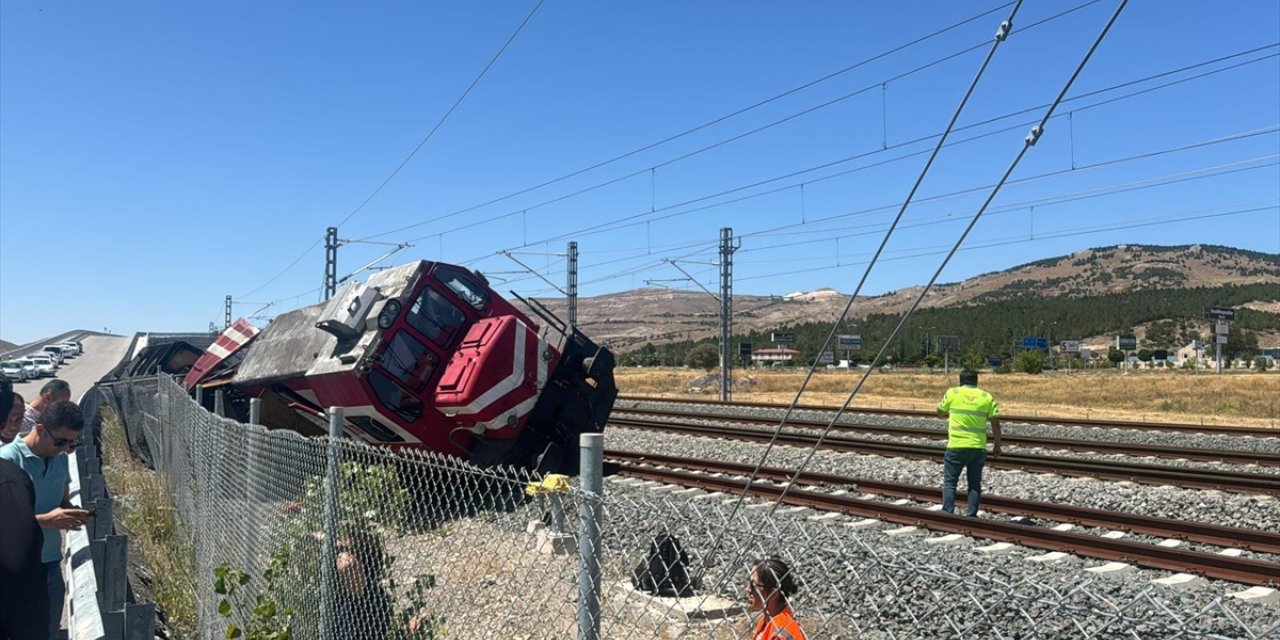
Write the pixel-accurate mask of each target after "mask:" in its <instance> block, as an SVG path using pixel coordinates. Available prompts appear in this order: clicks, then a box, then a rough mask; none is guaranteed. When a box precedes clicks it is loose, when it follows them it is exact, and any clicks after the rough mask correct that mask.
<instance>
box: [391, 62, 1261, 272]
mask: <svg viewBox="0 0 1280 640" xmlns="http://www.w3.org/2000/svg"><path fill="white" fill-rule="evenodd" d="M1276 47H1280V43H1273V44H1270V45H1266V46H1263V47H1256V48H1252V49H1249V50H1247V51H1242V52H1238V53H1234V54H1230V55H1228V56H1222V57H1219V58H1215V59H1213V60H1209V61H1204V62H1200V63H1196V64H1193V65H1187V66H1184V67H1181V68H1179V69H1174V70H1169V71H1164V72H1161V73H1158V74H1155V75H1152V76H1147V77H1145V78H1139V79H1135V80H1129V81H1126V82H1123V83H1120V84H1118V85H1113V86H1110V87H1106V88H1103V89H1098V90H1095V91H1091V92H1088V93H1086V94H1081V95H1080V96H1075V97H1072V98H1069V99H1067V100H1066V102H1073V101H1076V100H1080V99H1083V98H1086V97H1093V96H1097V95H1099V94H1101V93H1104V92H1107V91H1112V90H1115V89H1118V88H1123V87H1128V86H1132V85H1134V84H1136V83H1140V82H1146V81H1150V80H1152V79H1158V78H1161V77H1166V76H1168V75H1171V74H1174V73H1179V72H1184V71H1187V70H1191V69H1194V68H1198V67H1202V66H1206V65H1209V64H1214V63H1217V62H1221V61H1224V60H1227V59H1231V58H1235V57H1239V56H1243V55H1247V54H1250V53H1256V52H1257V51H1260V50H1265V49H1269V48H1276ZM1277 57H1280V53H1272V54H1269V55H1265V56H1260V57H1257V58H1254V59H1250V60H1247V61H1243V62H1240V63H1237V64H1233V65H1230V66H1228V67H1223V68H1221V69H1214V70H1211V71H1206V72H1204V73H1201V74H1197V75H1195V76H1192V77H1188V78H1181V79H1177V80H1173V81H1170V82H1167V83H1164V84H1161V85H1158V86H1156V87H1149V88H1146V89H1142V90H1138V91H1133V92H1130V93H1127V94H1124V95H1121V96H1116V97H1113V98H1109V99H1107V100H1102V101H1099V102H1096V103H1091V104H1088V105H1083V106H1079V107H1075V109H1074V111H1075V112H1082V111H1086V110H1088V109H1093V108H1097V107H1100V106H1104V105H1108V104H1113V103H1115V102H1118V101H1121V100H1125V99H1130V98H1134V97H1137V96H1140V95H1144V94H1147V93H1150V92H1152V91H1157V90H1161V89H1167V88H1170V87H1174V86H1178V85H1180V84H1183V83H1186V82H1191V81H1194V80H1199V79H1202V78H1206V77H1210V76H1213V75H1217V74H1219V73H1224V72H1226V71H1230V70H1233V69H1237V68H1241V67H1244V66H1247V65H1250V64H1256V63H1258V62H1262V61H1265V60H1270V59H1275V58H1277ZM1047 106H1048V105H1047V104H1043V105H1038V106H1035V107H1027V108H1023V109H1019V110H1017V111H1013V112H1009V113H1006V114H1003V115H1000V116H996V117H994V118H988V119H986V120H983V121H980V122H975V123H971V124H966V125H961V126H957V127H955V129H954V131H964V130H969V129H974V128H977V127H980V126H983V125H987V124H992V123H994V122H997V121H999V120H1003V119H1007V118H1011V117H1014V116H1017V115H1023V114H1026V113H1030V112H1033V111H1036V110H1039V109H1043V108H1045V107H1047ZM1055 117H1064V116H1055ZM1034 123H1035V121H1034V120H1031V121H1021V122H1018V123H1015V124H1013V125H1009V126H1005V127H1002V128H1000V129H996V130H993V131H988V132H985V133H982V134H976V135H973V136H970V137H968V138H961V139H958V140H956V141H954V142H952V143H950V145H949V146H958V145H962V144H967V143H970V142H974V141H977V140H982V139H986V138H989V137H993V136H996V135H999V134H1002V133H1007V132H1010V131H1015V130H1019V129H1023V128H1025V127H1027V126H1030V125H1032V124H1034ZM938 135H939V134H929V135H925V136H920V137H917V138H914V139H911V140H906V141H903V142H899V143H895V144H891V145H889V146H888V147H886V148H876V149H873V150H869V151H865V152H861V153H857V154H854V155H850V156H846V157H843V158H839V159H836V160H832V161H829V162H824V163H821V164H818V165H813V166H809V167H806V168H803V169H799V170H794V171H790V172H787V173H784V174H780V175H776V176H773V177H770V178H766V179H763V180H758V181H755V182H752V183H749V184H745V185H739V186H737V187H732V188H728V189H724V190H721V191H717V192H714V193H710V194H706V195H702V196H696V197H693V198H690V199H687V200H683V201H681V202H676V203H672V204H668V205H664V206H662V207H657V208H655V209H649V208H645V209H644V210H642V211H639V212H637V213H634V214H628V215H625V216H621V217H618V218H614V219H612V220H606V221H602V222H598V223H594V224H591V225H588V226H586V227H582V228H578V229H574V230H571V231H566V232H561V233H557V234H556V235H552V236H548V237H544V238H539V239H537V240H531V241H528V242H527V244H526V245H524V246H532V245H535V244H541V243H544V242H553V241H559V240H564V239H567V238H571V237H583V236H590V235H594V234H597V233H604V232H609V231H617V230H620V229H625V228H628V227H634V226H637V225H639V224H646V223H649V222H654V221H659V220H666V219H670V218H674V217H679V216H684V215H688V214H690V213H694V212H697V211H705V210H707V209H711V208H715V207H720V206H725V205H728V204H734V203H737V202H742V201H745V200H750V199H754V198H759V197H764V196H768V195H772V194H776V193H780V192H784V191H787V190H790V189H795V188H797V187H799V186H800V185H812V184H816V183H819V182H823V181H827V180H832V179H835V178H839V177H843V176H847V175H850V174H852V173H856V172H860V171H866V170H868V169H872V168H877V167H883V166H885V165H888V164H891V163H894V162H900V161H903V160H907V159H910V158H914V157H916V156H921V155H925V154H927V153H929V151H928V150H927V149H926V150H920V151H914V152H909V153H904V154H901V155H898V156H895V157H892V158H888V159H885V160H881V161H878V162H875V163H871V164H867V165H861V166H858V167H854V168H851V169H845V170H841V171H838V172H835V173H831V174H827V175H823V176H819V177H815V178H808V179H805V180H803V181H802V182H798V183H793V184H788V185H784V186H779V187H775V188H771V189H769V190H765V191H761V192H757V193H752V194H748V195H745V196H741V197H737V198H733V199H729V200H725V201H722V202H716V203H712V204H710V205H705V206H702V207H699V208H696V209H690V210H679V209H681V208H682V207H686V206H690V205H695V204H698V203H701V202H705V201H707V200H713V199H716V198H720V197H724V196H728V195H732V194H734V193H738V192H741V191H747V190H750V189H754V188H756V187H761V186H764V185H767V184H770V183H774V182H778V181H781V180H786V179H789V178H795V177H798V176H802V175H804V174H807V173H812V172H814V171H820V170H822V169H828V168H831V167H834V166H838V165H841V164H845V163H848V162H852V161H855V160H860V159H864V158H869V157H873V156H877V155H880V154H882V153H885V152H887V151H891V150H897V149H901V148H903V147H909V146H912V145H915V144H918V143H921V142H926V141H929V140H931V139H934V138H936V137H937V136H938ZM572 195H580V193H575V194H570V196H572ZM562 199H564V198H563V197H562V198H560V199H557V201H559V200H562ZM542 204H547V203H542ZM542 204H539V205H534V206H535V207H537V206H542ZM521 211H523V209H522V210H521ZM516 213H517V212H509V213H506V214H501V215H498V216H494V217H490V218H485V219H482V220H478V221H473V222H469V223H466V224H464V225H460V226H458V227H454V228H452V229H449V230H446V231H443V232H440V233H456V232H459V231H463V230H466V229H471V228H475V227H478V226H482V225H485V224H489V223H492V222H496V221H498V220H501V219H503V218H506V217H510V216H512V215H515V214H516ZM657 214H662V215H657ZM432 235H436V234H432ZM424 237H431V236H424ZM421 239H422V238H413V239H411V240H410V241H411V242H412V241H417V240H421ZM512 248H518V247H512ZM495 255H498V254H497V253H496V252H494V253H490V254H486V255H484V256H477V257H475V258H470V259H467V260H465V261H463V262H462V263H463V264H472V263H475V262H477V261H479V260H483V259H485V258H489V257H493V256H495Z"/></svg>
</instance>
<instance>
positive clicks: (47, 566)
mask: <svg viewBox="0 0 1280 640" xmlns="http://www.w3.org/2000/svg"><path fill="white" fill-rule="evenodd" d="M44 571H45V582H46V583H47V587H48V589H49V637H50V638H56V637H57V636H58V630H59V629H61V628H62V602H63V600H66V597H67V583H65V582H63V581H62V563H61V562H46V563H44Z"/></svg>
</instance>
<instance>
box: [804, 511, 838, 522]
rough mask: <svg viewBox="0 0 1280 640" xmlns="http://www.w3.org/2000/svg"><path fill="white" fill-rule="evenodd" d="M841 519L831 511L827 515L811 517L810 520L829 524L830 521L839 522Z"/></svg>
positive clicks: (821, 514) (820, 514)
mask: <svg viewBox="0 0 1280 640" xmlns="http://www.w3.org/2000/svg"><path fill="white" fill-rule="evenodd" d="M839 518H840V514H838V513H836V512H834V511H830V512H827V513H819V514H817V515H813V516H809V519H810V520H813V521H814V522H827V521H829V520H837V519H839Z"/></svg>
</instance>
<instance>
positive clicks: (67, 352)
mask: <svg viewBox="0 0 1280 640" xmlns="http://www.w3.org/2000/svg"><path fill="white" fill-rule="evenodd" d="M53 346H55V347H57V348H59V349H62V356H63V357H64V358H74V357H76V356H78V355H80V349H79V348H78V347H76V346H75V345H74V344H71V343H69V342H59V343H58V344H55V345H53Z"/></svg>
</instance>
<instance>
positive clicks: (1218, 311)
mask: <svg viewBox="0 0 1280 640" xmlns="http://www.w3.org/2000/svg"><path fill="white" fill-rule="evenodd" d="M1204 319H1205V320H1235V319H1236V310H1235V309H1232V308H1231V307H1206V308H1205V310H1204Z"/></svg>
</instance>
